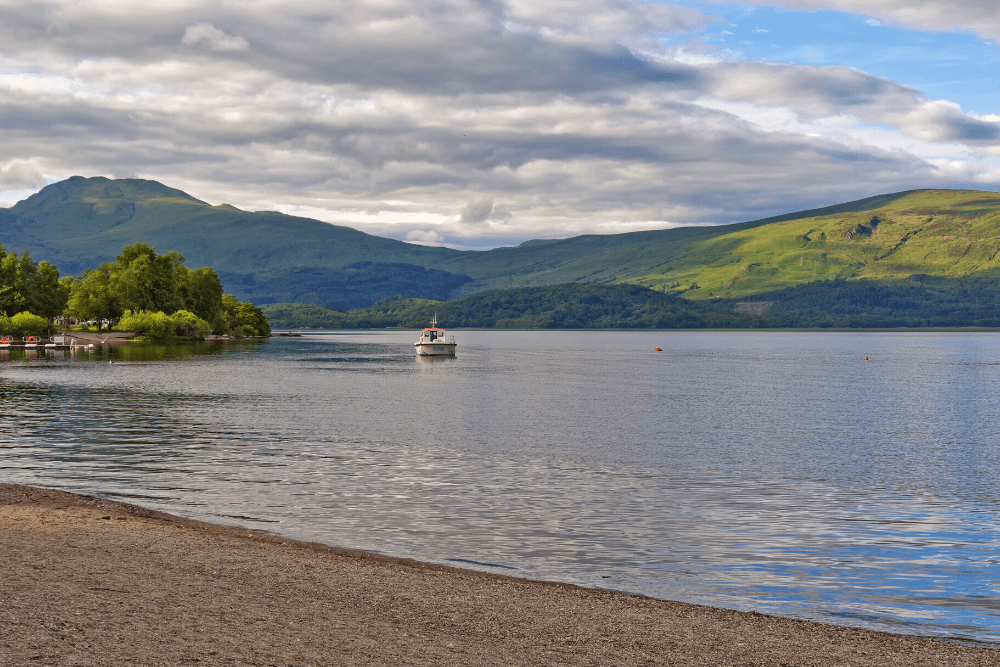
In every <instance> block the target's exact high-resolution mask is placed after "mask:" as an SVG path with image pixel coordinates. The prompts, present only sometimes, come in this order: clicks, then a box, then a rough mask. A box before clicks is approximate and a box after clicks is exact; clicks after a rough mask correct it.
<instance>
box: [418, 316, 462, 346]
mask: <svg viewBox="0 0 1000 667" xmlns="http://www.w3.org/2000/svg"><path fill="white" fill-rule="evenodd" d="M413 347H414V348H416V350H417V356H418V357H453V356H455V348H456V347H458V343H456V342H455V337H454V336H452V337H451V340H447V339H446V337H445V331H444V329H441V328H439V327H438V325H437V313H434V319H433V320H431V325H430V326H429V327H427V328H426V329H424V330H423V331H421V332H420V340H418V341H417V342H416V343H414V344H413Z"/></svg>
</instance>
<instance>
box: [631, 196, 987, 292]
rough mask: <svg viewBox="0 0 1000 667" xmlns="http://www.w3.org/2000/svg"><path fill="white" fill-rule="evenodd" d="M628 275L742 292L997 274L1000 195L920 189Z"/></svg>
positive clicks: (691, 247)
mask: <svg viewBox="0 0 1000 667" xmlns="http://www.w3.org/2000/svg"><path fill="white" fill-rule="evenodd" d="M671 250H673V252H664V253H662V255H661V256H662V257H664V258H665V259H666V261H664V262H663V263H662V264H661V265H660V266H658V267H655V268H652V269H651V270H649V271H648V272H646V273H644V274H642V275H637V276H630V277H629V278H627V279H626V280H627V281H628V282H632V283H635V284H640V285H645V286H647V287H652V288H654V289H685V290H687V289H690V288H691V286H692V285H697V287H698V289H696V290H692V291H690V292H689V293H688V294H687V295H686V296H688V297H689V298H710V297H723V298H734V297H740V296H748V295H754V294H760V293H763V292H768V291H771V290H775V289H780V288H783V287H792V286H795V285H802V284H806V283H810V282H813V281H817V280H829V279H832V278H844V279H884V280H898V279H905V278H908V277H910V276H913V275H917V274H919V275H927V276H938V277H950V278H959V277H965V276H980V277H997V276H1000V273H998V268H1000V261H998V260H997V254H998V252H1000V195H998V194H997V193H993V192H976V191H964V190H959V191H951V190H919V191H913V192H909V193H902V194H901V195H899V196H897V197H896V198H895V199H893V200H892V201H890V202H887V203H884V204H883V205H881V206H878V207H877V208H871V209H867V210H860V211H842V212H835V213H826V214H823V215H818V216H815V217H807V218H801V219H796V220H788V221H781V222H774V223H770V224H767V225H764V226H760V227H756V228H753V229H741V230H735V231H731V232H728V233H724V234H720V235H716V236H712V237H707V238H703V239H696V240H693V241H692V242H690V243H688V244H686V245H685V246H684V247H683V248H680V249H678V248H671Z"/></svg>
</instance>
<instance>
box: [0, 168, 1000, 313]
mask: <svg viewBox="0 0 1000 667" xmlns="http://www.w3.org/2000/svg"><path fill="white" fill-rule="evenodd" d="M135 241H146V242H148V243H150V244H151V245H153V246H155V247H156V248H157V250H158V251H159V252H165V251H167V250H176V251H178V252H180V253H181V254H182V255H184V257H185V258H186V260H187V262H186V263H187V265H188V266H190V267H192V268H195V267H199V266H211V267H213V268H214V269H215V270H216V271H217V272H218V273H219V275H220V277H221V278H222V280H223V284H224V285H225V286H226V288H227V291H231V292H233V293H235V294H236V295H237V297H238V298H240V299H244V300H245V299H250V300H253V301H254V302H255V303H257V304H271V303H284V302H289V303H315V304H322V305H329V306H331V307H334V308H343V309H350V308H360V307H366V306H369V305H371V304H372V303H375V302H376V301H379V300H381V299H384V298H386V297H390V296H396V295H401V296H403V297H411V298H424V299H433V300H441V301H443V300H451V299H456V298H460V297H465V296H469V295H471V294H475V293H478V292H482V291H484V290H489V289H506V288H513V287H534V286H545V285H555V284H561V283H573V282H576V283H601V284H613V283H633V284H637V285H642V286H646V287H651V288H654V289H656V290H661V291H663V290H672V291H677V292H683V295H684V296H685V297H686V298H689V299H705V298H716V299H717V298H722V299H741V298H751V299H754V298H762V295H764V294H766V293H769V292H773V291H774V290H780V289H783V288H792V287H794V286H796V285H806V284H809V283H812V282H814V281H828V280H831V279H834V278H843V279H846V280H855V279H865V278H870V279H875V280H881V281H886V280H888V281H893V280H894V281H902V280H919V279H920V278H919V276H939V277H945V278H961V277H964V276H978V277H984V276H987V277H989V276H996V275H1000V274H998V273H997V269H998V268H1000V261H998V260H997V254H998V250H1000V195H998V194H997V193H993V192H978V191H968V190H913V191H909V192H901V193H895V194H889V195H881V196H878V197H870V198H867V199H862V200H858V201H855V202H848V203H845V204H838V205H835V206H829V207H825V208H821V209H814V210H809V211H801V212H798V213H790V214H787V215H783V216H777V217H772V218H766V219H763V220H756V221H751V222H744V223H738V224H732V225H720V226H700V227H679V228H673V229H664V230H656V231H647V232H635V233H630V234H614V235H584V236H577V237H573V238H569V239H562V240H549V241H528V242H526V243H523V244H521V245H519V246H517V247H513V248H496V249H494V250H488V251H481V252H473V251H458V250H451V249H448V248H432V247H427V246H419V245H413V244H408V243H403V242H401V241H395V240H391V239H385V238H380V237H377V236H372V235H370V234H365V233H363V232H360V231H357V230H355V229H351V228H349V227H342V226H338V225H331V224H328V223H324V222H320V221H317V220H310V219H308V218H300V217H295V216H288V215H283V214H280V213H273V212H247V211H241V210H239V209H236V208H234V207H232V206H228V205H219V206H212V205H209V204H207V203H205V202H203V201H200V200H198V199H196V198H194V197H192V196H190V195H188V194H186V193H184V192H181V191H180V190H176V189H173V188H169V187H167V186H165V185H162V184H160V183H157V182H155V181H147V180H138V179H126V180H110V179H106V178H83V177H73V178H70V179H68V180H66V181H62V182H60V183H54V184H52V185H49V186H47V187H45V188H43V189H42V190H41V191H39V192H38V193H36V194H34V195H32V196H31V197H29V198H28V199H25V200H24V201H21V202H18V203H17V204H16V205H14V206H13V207H11V208H9V209H0V244H2V245H3V246H4V247H5V248H6V249H7V250H8V251H18V252H19V251H21V250H23V249H28V250H29V251H30V252H31V255H32V258H33V259H35V260H47V261H49V262H52V263H53V264H55V265H56V266H57V267H58V268H59V270H60V271H61V272H62V273H63V274H64V275H66V274H79V273H80V272H82V271H83V270H84V269H86V268H92V267H95V266H97V265H98V264H99V263H100V262H102V261H107V260H110V259H112V258H113V257H114V256H115V255H116V254H117V253H118V251H119V250H120V249H121V248H122V247H123V246H125V245H127V244H129V243H132V242H135ZM914 276H917V277H916V278H914Z"/></svg>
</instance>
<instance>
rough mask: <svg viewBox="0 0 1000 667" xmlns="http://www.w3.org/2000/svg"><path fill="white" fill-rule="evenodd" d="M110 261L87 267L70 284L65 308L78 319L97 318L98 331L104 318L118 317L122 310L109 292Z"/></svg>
mask: <svg viewBox="0 0 1000 667" xmlns="http://www.w3.org/2000/svg"><path fill="white" fill-rule="evenodd" d="M111 267H112V264H111V262H104V263H103V264H101V265H100V266H99V267H98V268H96V269H93V270H91V269H88V270H86V271H84V272H83V275H81V276H80V277H79V278H77V279H76V280H75V281H73V283H72V285H70V294H69V301H68V303H67V306H66V310H67V311H68V312H69V313H70V314H71V315H73V316H74V317H76V318H78V319H80V320H97V328H98V331H100V329H101V321H102V320H104V319H108V320H111V319H118V318H119V317H121V314H122V310H121V307H120V305H119V304H118V302H117V301H116V299H115V297H114V295H113V294H112V292H111Z"/></svg>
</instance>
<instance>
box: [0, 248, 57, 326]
mask: <svg viewBox="0 0 1000 667" xmlns="http://www.w3.org/2000/svg"><path fill="white" fill-rule="evenodd" d="M66 298H68V292H67V291H66V290H65V289H64V288H62V287H61V286H60V283H59V272H58V271H57V270H56V267H54V266H52V265H51V264H49V263H48V262H41V263H40V264H35V263H34V262H33V261H31V255H29V254H28V251H27V250H25V251H24V252H23V253H21V255H20V256H18V255H17V254H16V253H11V254H7V252H6V251H5V250H4V249H3V246H0V312H2V313H3V314H5V315H7V316H11V315H13V314H14V313H20V312H24V311H26V310H27V311H30V312H32V313H35V314H37V315H41V316H42V317H45V318H46V319H52V318H53V317H55V316H56V315H58V314H59V313H61V312H62V310H63V308H65V306H66Z"/></svg>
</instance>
